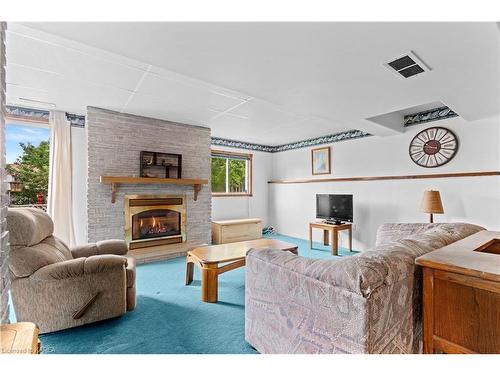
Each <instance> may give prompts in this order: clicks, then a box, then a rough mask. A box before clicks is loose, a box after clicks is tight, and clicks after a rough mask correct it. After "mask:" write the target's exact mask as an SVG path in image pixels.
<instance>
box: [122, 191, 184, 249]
mask: <svg viewBox="0 0 500 375" xmlns="http://www.w3.org/2000/svg"><path fill="white" fill-rule="evenodd" d="M185 200H186V196H185V195H127V196H125V211H124V214H125V218H124V219H125V227H124V229H125V240H126V241H127V243H128V245H129V249H130V250H134V249H138V248H143V247H151V246H161V245H170V244H175V243H182V242H185V241H186V206H185V204H184V202H185Z"/></svg>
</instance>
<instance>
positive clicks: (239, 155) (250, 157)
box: [210, 149, 253, 197]
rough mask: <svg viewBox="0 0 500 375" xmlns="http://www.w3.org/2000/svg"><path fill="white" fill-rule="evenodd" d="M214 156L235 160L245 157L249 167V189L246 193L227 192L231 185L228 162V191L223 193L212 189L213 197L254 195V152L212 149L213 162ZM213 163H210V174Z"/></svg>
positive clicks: (247, 175)
mask: <svg viewBox="0 0 500 375" xmlns="http://www.w3.org/2000/svg"><path fill="white" fill-rule="evenodd" d="M213 157H220V158H226V159H235V160H241V159H245V160H246V162H247V167H246V181H247V191H246V192H244V193H241V192H240V193H230V192H227V190H228V185H229V173H228V172H229V171H228V170H227V169H228V168H229V163H226V168H227V169H226V170H227V172H226V192H224V193H221V192H213V191H212V196H213V197H251V196H252V195H253V178H252V176H253V154H246V153H241V152H232V151H223V150H214V149H212V150H211V153H210V162H212V158H213ZM211 171H212V169H211V164H210V174H211Z"/></svg>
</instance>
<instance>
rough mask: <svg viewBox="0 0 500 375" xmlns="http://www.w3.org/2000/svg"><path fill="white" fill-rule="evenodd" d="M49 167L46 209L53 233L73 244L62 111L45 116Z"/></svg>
mask: <svg viewBox="0 0 500 375" xmlns="http://www.w3.org/2000/svg"><path fill="white" fill-rule="evenodd" d="M49 124H50V128H51V137H50V159H49V162H50V167H49V196H48V200H47V212H48V214H49V215H50V217H51V218H52V220H53V221H54V235H55V236H56V237H58V238H60V239H61V240H63V241H64V242H65V243H66V244H67V245H69V246H73V245H75V230H74V225H73V204H72V183H71V177H72V167H71V124H70V122H69V121H68V120H67V119H66V113H64V112H60V111H51V112H50V117H49Z"/></svg>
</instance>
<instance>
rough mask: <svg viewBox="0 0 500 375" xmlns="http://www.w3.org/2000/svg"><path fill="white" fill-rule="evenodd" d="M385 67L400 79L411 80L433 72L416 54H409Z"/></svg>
mask: <svg viewBox="0 0 500 375" xmlns="http://www.w3.org/2000/svg"><path fill="white" fill-rule="evenodd" d="M384 65H385V67H386V68H387V69H389V70H390V71H391V72H393V73H394V74H396V75H397V76H398V77H403V78H410V77H413V76H416V75H417V74H420V73H423V72H428V71H430V70H431V69H430V68H429V67H428V66H427V65H426V64H425V63H424V62H423V61H422V60H420V59H419V58H418V57H417V55H415V53H414V52H409V53H407V54H405V55H403V56H400V57H398V58H397V59H395V60H392V61H390V62H388V63H386V64H384Z"/></svg>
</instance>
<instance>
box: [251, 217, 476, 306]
mask: <svg viewBox="0 0 500 375" xmlns="http://www.w3.org/2000/svg"><path fill="white" fill-rule="evenodd" d="M483 229H484V228H481V227H479V226H477V225H472V224H463V223H453V224H442V225H439V226H437V227H433V228H432V229H430V230H428V231H427V232H424V233H419V234H415V235H413V236H409V237H407V238H405V239H401V240H400V241H398V242H389V243H387V244H384V245H379V246H376V247H374V248H373V249H371V250H368V251H364V252H362V253H359V254H356V255H353V256H350V257H344V258H340V259H339V258H336V259H309V258H304V257H300V256H299V257H298V256H295V255H292V254H289V253H286V252H283V251H276V250H258V251H253V250H251V251H250V252H249V253H248V254H247V256H248V255H251V256H253V257H256V258H259V259H261V260H263V261H265V262H270V263H273V264H275V265H277V266H280V267H283V268H287V269H288V270H291V271H294V272H296V273H298V274H301V275H304V276H307V277H311V278H314V279H316V280H318V281H321V282H324V283H326V284H328V285H332V286H337V287H340V288H344V289H347V290H349V291H351V292H354V293H356V294H360V295H362V296H364V297H368V296H369V295H370V294H371V293H372V292H373V291H374V290H376V289H377V288H379V287H381V286H383V285H391V284H394V283H396V282H398V281H400V280H402V279H404V278H406V277H413V273H414V270H415V267H416V266H415V258H416V257H418V256H420V255H423V254H425V253H428V252H429V251H433V250H436V249H439V248H441V247H443V246H446V245H448V244H450V243H453V242H455V241H458V240H460V239H462V238H465V237H468V236H470V235H471V234H474V233H476V232H479V231H480V230H483Z"/></svg>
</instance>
